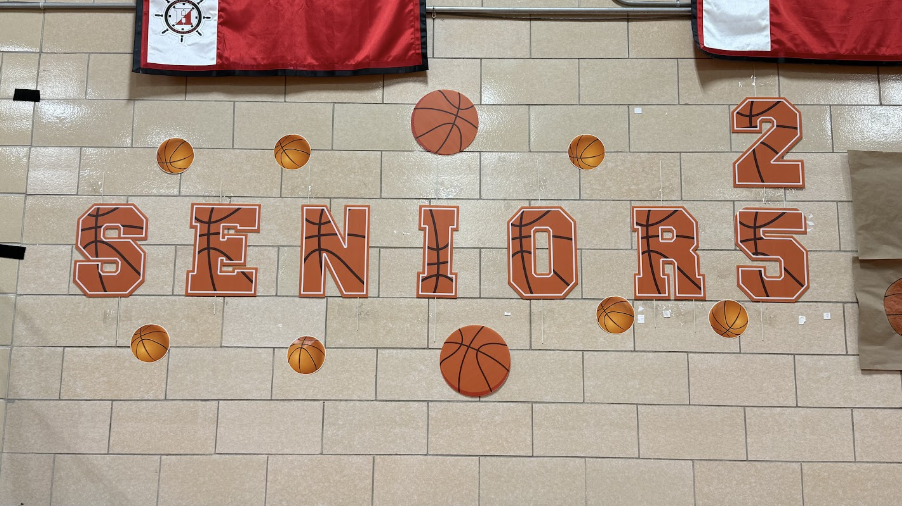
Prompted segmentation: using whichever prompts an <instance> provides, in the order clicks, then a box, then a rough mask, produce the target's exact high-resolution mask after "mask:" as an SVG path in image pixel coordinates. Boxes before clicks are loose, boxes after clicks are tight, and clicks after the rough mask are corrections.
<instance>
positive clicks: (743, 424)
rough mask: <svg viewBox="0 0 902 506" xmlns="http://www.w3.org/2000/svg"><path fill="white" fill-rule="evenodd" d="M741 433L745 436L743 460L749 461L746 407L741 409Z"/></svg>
mask: <svg viewBox="0 0 902 506" xmlns="http://www.w3.org/2000/svg"><path fill="white" fill-rule="evenodd" d="M742 433H743V436H745V460H746V461H748V460H749V417H748V414H747V413H746V407H745V406H743V407H742Z"/></svg>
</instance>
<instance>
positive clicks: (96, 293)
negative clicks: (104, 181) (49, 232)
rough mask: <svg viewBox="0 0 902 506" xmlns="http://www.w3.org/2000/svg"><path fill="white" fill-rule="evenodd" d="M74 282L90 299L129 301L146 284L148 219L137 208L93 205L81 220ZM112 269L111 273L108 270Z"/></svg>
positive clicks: (120, 205)
mask: <svg viewBox="0 0 902 506" xmlns="http://www.w3.org/2000/svg"><path fill="white" fill-rule="evenodd" d="M75 237H76V245H75V247H76V249H78V251H79V252H80V253H81V255H82V256H83V257H85V258H87V260H76V261H75V269H74V271H75V272H74V275H73V282H74V283H75V284H76V285H77V286H78V288H79V289H81V291H82V292H83V293H84V294H85V295H87V296H88V297H128V296H129V295H131V294H132V293H134V292H135V290H137V289H138V287H139V286H141V283H144V265H145V262H146V255H145V254H144V250H143V249H142V248H141V246H138V243H137V242H135V241H144V240H146V239H147V216H144V213H142V212H141V210H140V209H138V206H136V205H134V204H94V205H93V206H91V207H90V208H89V209H88V210H87V211H85V213H84V214H82V215H81V217H80V218H78V231H77V232H76V236H75ZM105 267H109V269H107V268H105Z"/></svg>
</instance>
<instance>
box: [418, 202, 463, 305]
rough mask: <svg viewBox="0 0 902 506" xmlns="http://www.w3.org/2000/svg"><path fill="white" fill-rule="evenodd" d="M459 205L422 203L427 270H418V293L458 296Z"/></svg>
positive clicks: (430, 295) (424, 257)
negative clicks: (456, 241) (456, 240)
mask: <svg viewBox="0 0 902 506" xmlns="http://www.w3.org/2000/svg"><path fill="white" fill-rule="evenodd" d="M459 214H460V208H459V207H457V206H429V205H423V206H420V230H422V231H423V270H422V271H421V272H419V273H417V297H428V298H441V299H456V298H457V273H456V272H454V271H453V270H452V269H453V264H452V262H453V261H454V232H456V231H457V230H458V226H459V225H458V216H459Z"/></svg>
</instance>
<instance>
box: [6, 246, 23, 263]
mask: <svg viewBox="0 0 902 506" xmlns="http://www.w3.org/2000/svg"><path fill="white" fill-rule="evenodd" d="M0 258H12V259H14V260H24V259H25V246H10V245H8V244H0Z"/></svg>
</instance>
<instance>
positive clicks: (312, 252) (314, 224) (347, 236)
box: [300, 206, 370, 297]
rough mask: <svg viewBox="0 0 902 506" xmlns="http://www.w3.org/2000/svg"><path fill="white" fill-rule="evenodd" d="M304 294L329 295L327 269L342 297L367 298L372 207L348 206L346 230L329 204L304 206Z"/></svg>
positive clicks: (302, 211) (302, 208)
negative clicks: (339, 223)
mask: <svg viewBox="0 0 902 506" xmlns="http://www.w3.org/2000/svg"><path fill="white" fill-rule="evenodd" d="M301 215H302V216H303V219H304V222H303V225H302V226H301V279H300V296H301V297H325V296H326V271H327V270H328V271H329V272H330V273H331V274H332V280H333V281H335V284H336V285H338V291H339V292H341V296H342V297H367V296H368V293H369V264H370V206H345V233H344V234H342V233H340V232H339V231H338V227H337V226H336V225H335V220H334V219H332V213H331V212H329V208H328V207H326V206H301Z"/></svg>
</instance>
